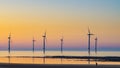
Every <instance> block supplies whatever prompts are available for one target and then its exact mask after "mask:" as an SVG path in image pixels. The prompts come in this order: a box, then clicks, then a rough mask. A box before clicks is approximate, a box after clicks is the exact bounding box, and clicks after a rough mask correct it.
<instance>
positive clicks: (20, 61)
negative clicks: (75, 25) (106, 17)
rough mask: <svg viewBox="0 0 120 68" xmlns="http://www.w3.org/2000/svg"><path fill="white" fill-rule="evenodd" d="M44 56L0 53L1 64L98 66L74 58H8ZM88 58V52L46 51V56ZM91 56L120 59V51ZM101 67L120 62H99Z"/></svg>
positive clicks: (25, 53)
mask: <svg viewBox="0 0 120 68" xmlns="http://www.w3.org/2000/svg"><path fill="white" fill-rule="evenodd" d="M9 55H10V56H40V57H42V56H44V54H43V51H35V52H34V53H33V52H32V51H11V53H10V54H9V53H8V51H0V63H18V64H96V61H95V60H91V61H90V62H89V61H88V59H73V58H63V59H61V58H38V57H36V58H33V57H11V58H10V57H9V58H8V57H6V56H9ZM61 55H62V56H88V52H87V51H63V53H62V54H61V52H60V51H46V53H45V56H61ZM90 56H98V57H108V56H109V57H110V56H111V57H120V51H98V52H97V54H96V53H95V52H94V51H91V55H90ZM97 63H98V64H99V65H120V61H97Z"/></svg>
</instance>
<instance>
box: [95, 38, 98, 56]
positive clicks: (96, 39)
mask: <svg viewBox="0 0 120 68" xmlns="http://www.w3.org/2000/svg"><path fill="white" fill-rule="evenodd" d="M97 41H98V38H97V37H96V38H95V53H96V54H97Z"/></svg>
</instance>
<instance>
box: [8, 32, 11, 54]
mask: <svg viewBox="0 0 120 68" xmlns="http://www.w3.org/2000/svg"><path fill="white" fill-rule="evenodd" d="M10 45H11V33H10V34H9V36H8V53H9V56H10V50H11V46H10Z"/></svg>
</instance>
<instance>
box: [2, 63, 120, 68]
mask: <svg viewBox="0 0 120 68" xmlns="http://www.w3.org/2000/svg"><path fill="white" fill-rule="evenodd" d="M0 68H120V65H98V66H96V65H75V64H74V65H73V64H5V63H1V64H0Z"/></svg>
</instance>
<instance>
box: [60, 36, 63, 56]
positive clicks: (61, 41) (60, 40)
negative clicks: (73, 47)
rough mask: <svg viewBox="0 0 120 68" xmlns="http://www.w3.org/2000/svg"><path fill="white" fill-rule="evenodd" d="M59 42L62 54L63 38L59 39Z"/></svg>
mask: <svg viewBox="0 0 120 68" xmlns="http://www.w3.org/2000/svg"><path fill="white" fill-rule="evenodd" d="M60 41H61V54H62V53H63V37H62V38H61V39H60Z"/></svg>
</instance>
